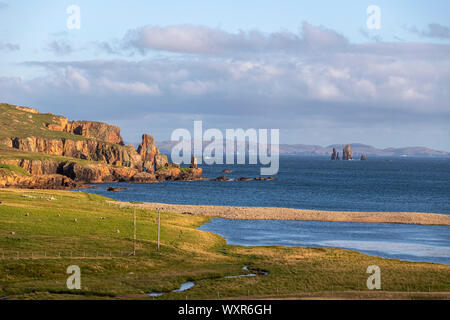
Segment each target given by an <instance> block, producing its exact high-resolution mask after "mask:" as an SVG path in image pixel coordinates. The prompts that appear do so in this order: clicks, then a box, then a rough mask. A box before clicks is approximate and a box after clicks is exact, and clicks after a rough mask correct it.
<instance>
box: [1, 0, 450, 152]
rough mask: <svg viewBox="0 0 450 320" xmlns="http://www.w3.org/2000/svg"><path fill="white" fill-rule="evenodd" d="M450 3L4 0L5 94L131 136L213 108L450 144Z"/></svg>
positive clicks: (223, 124)
mask: <svg viewBox="0 0 450 320" xmlns="http://www.w3.org/2000/svg"><path fill="white" fill-rule="evenodd" d="M373 5H374V6H376V7H377V8H378V9H379V15H376V14H375V12H374V11H372V10H369V12H368V11H367V9H368V7H369V6H373ZM71 6H76V7H77V8H79V13H80V14H79V19H74V18H76V17H75V16H74V13H76V11H69V12H68V11H67V10H68V8H69V7H71ZM449 12H450V2H449V1H446V0H442V1H441V0H435V1H416V0H397V1H384V0H383V1H381V0H372V1H364V0H360V1H351V0H342V1H336V0H334V1H332V0H330V1H324V0H316V1H301V0H293V1H283V0H280V1H268V0H257V1H256V0H248V1H234V0H228V1H212V0H201V1H200V0H191V1H178V0H173V1H149V0H129V1H115V0H78V1H77V0H71V1H65V0H58V1H56V0H52V1H50V0H42V1H37V0H35V1H34V0H14V1H6V0H0V102H7V103H11V104H17V105H24V106H30V107H34V108H37V109H38V110H39V111H41V112H51V113H55V114H61V115H65V116H67V117H68V118H69V119H71V120H96V121H103V122H108V123H112V124H115V125H118V126H120V127H121V128H122V136H123V137H124V139H125V141H128V142H130V143H135V142H138V141H140V138H141V135H142V133H144V132H145V133H149V134H151V135H153V136H154V137H155V139H156V140H157V141H163V140H169V139H170V135H171V133H172V132H173V131H174V130H175V129H177V128H186V129H188V130H190V131H191V132H192V131H193V122H194V121H195V120H203V127H204V129H207V128H218V129H220V130H223V131H225V129H233V128H243V129H248V128H256V129H260V128H268V129H280V142H281V143H290V144H317V145H322V146H327V145H331V144H335V143H352V142H361V143H366V144H371V145H374V146H376V147H379V148H385V147H404V146H427V147H431V148H435V149H440V150H446V151H450V139H449V138H450V134H449V127H450V19H448V17H449ZM368 20H369V23H368ZM68 21H69V24H68ZM77 22H79V28H77ZM73 26H75V28H73ZM374 26H375V27H379V28H375V29H374V28H373V27H374Z"/></svg>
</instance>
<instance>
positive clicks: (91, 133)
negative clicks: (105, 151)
mask: <svg viewBox="0 0 450 320" xmlns="http://www.w3.org/2000/svg"><path fill="white" fill-rule="evenodd" d="M63 131H65V132H68V133H71V134H75V135H80V136H83V137H86V138H94V139H98V140H101V141H105V142H111V143H116V144H119V145H123V139H122V137H121V135H120V128H119V127H117V126H113V125H110V124H107V123H102V122H93V121H72V122H69V123H67V125H66V126H65V128H64V130H63Z"/></svg>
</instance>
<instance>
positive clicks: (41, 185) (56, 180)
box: [0, 169, 82, 189]
mask: <svg viewBox="0 0 450 320" xmlns="http://www.w3.org/2000/svg"><path fill="white" fill-rule="evenodd" d="M0 187H2V188H6V187H15V188H32V189H73V188H79V187H82V185H80V184H77V183H76V182H75V181H73V180H72V179H70V178H69V177H66V176H63V175H60V174H51V175H37V176H24V175H20V174H17V173H15V172H8V171H5V170H2V169H0Z"/></svg>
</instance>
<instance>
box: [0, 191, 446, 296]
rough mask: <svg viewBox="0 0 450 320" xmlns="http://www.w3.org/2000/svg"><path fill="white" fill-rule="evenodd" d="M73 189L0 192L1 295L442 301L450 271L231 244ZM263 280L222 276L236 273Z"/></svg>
mask: <svg viewBox="0 0 450 320" xmlns="http://www.w3.org/2000/svg"><path fill="white" fill-rule="evenodd" d="M107 200H110V199H108V198H105V197H101V196H98V195H92V194H87V193H82V192H73V191H54V190H21V189H0V201H1V203H0V298H1V297H5V296H9V299H110V298H112V299H123V298H124V297H128V298H147V299H153V298H151V297H146V295H145V294H146V293H148V292H151V291H170V290H173V289H177V288H178V287H179V286H180V284H181V283H183V282H185V281H194V282H195V283H196V285H195V286H194V287H193V288H192V289H190V290H188V291H185V292H179V293H175V292H174V293H167V294H165V295H163V296H161V297H158V298H155V299H186V298H187V299H216V298H217V297H218V296H219V297H220V298H224V299H228V298H289V299H290V298H302V297H306V298H315V297H319V298H324V297H325V298H326V297H335V298H401V299H425V298H433V299H434V298H436V299H442V298H444V299H448V298H450V267H449V266H445V265H439V264H432V263H413V262H403V261H399V260H389V259H383V258H377V257H370V256H367V255H364V254H361V253H357V252H354V251H350V250H341V249H325V248H293V247H279V246H274V247H242V246H231V245H227V244H226V243H225V240H224V239H223V238H222V237H220V236H218V235H216V234H212V233H208V232H205V231H200V230H197V227H199V226H200V225H201V224H203V223H205V222H207V221H208V219H209V218H207V217H200V216H192V215H182V214H176V213H169V212H163V213H162V214H161V250H160V252H158V251H157V245H156V243H157V214H156V212H155V211H151V210H143V209H138V210H136V216H137V250H136V256H130V255H129V254H130V253H131V252H132V250H133V210H134V208H130V207H126V206H122V207H121V206H119V205H110V204H109V203H108V202H107ZM70 265H78V266H79V267H80V269H81V286H82V289H81V290H69V289H67V287H66V280H67V277H68V276H69V275H68V274H66V268H67V267H68V266H70ZM245 265H247V266H249V267H250V268H253V269H262V270H265V271H268V272H269V275H267V276H258V277H241V278H224V276H230V275H239V274H243V273H245V271H243V270H242V267H243V266H245ZM369 265H378V266H379V267H380V268H381V283H382V291H370V292H369V290H367V287H366V280H367V277H368V276H369V274H366V269H367V267H368V266H369Z"/></svg>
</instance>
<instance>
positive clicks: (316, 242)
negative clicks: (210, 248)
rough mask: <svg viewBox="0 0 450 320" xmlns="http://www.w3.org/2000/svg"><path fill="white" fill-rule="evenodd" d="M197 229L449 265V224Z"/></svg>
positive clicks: (261, 223) (246, 223)
mask: <svg viewBox="0 0 450 320" xmlns="http://www.w3.org/2000/svg"><path fill="white" fill-rule="evenodd" d="M199 229H200V230H204V231H209V232H214V233H217V234H219V235H221V236H223V237H224V238H225V239H226V240H227V243H229V244H233V245H244V246H267V245H282V246H300V247H328V248H343V249H352V250H356V251H359V252H362V253H366V254H368V255H372V256H380V257H384V258H391V259H400V260H407V261H425V262H434V263H442V264H447V265H450V227H449V226H420V225H406V224H402V225H401V224H389V223H354V222H327V221H279V220H227V219H212V220H211V221H210V222H208V223H205V224H204V225H202V226H201V227H200V228H199Z"/></svg>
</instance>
